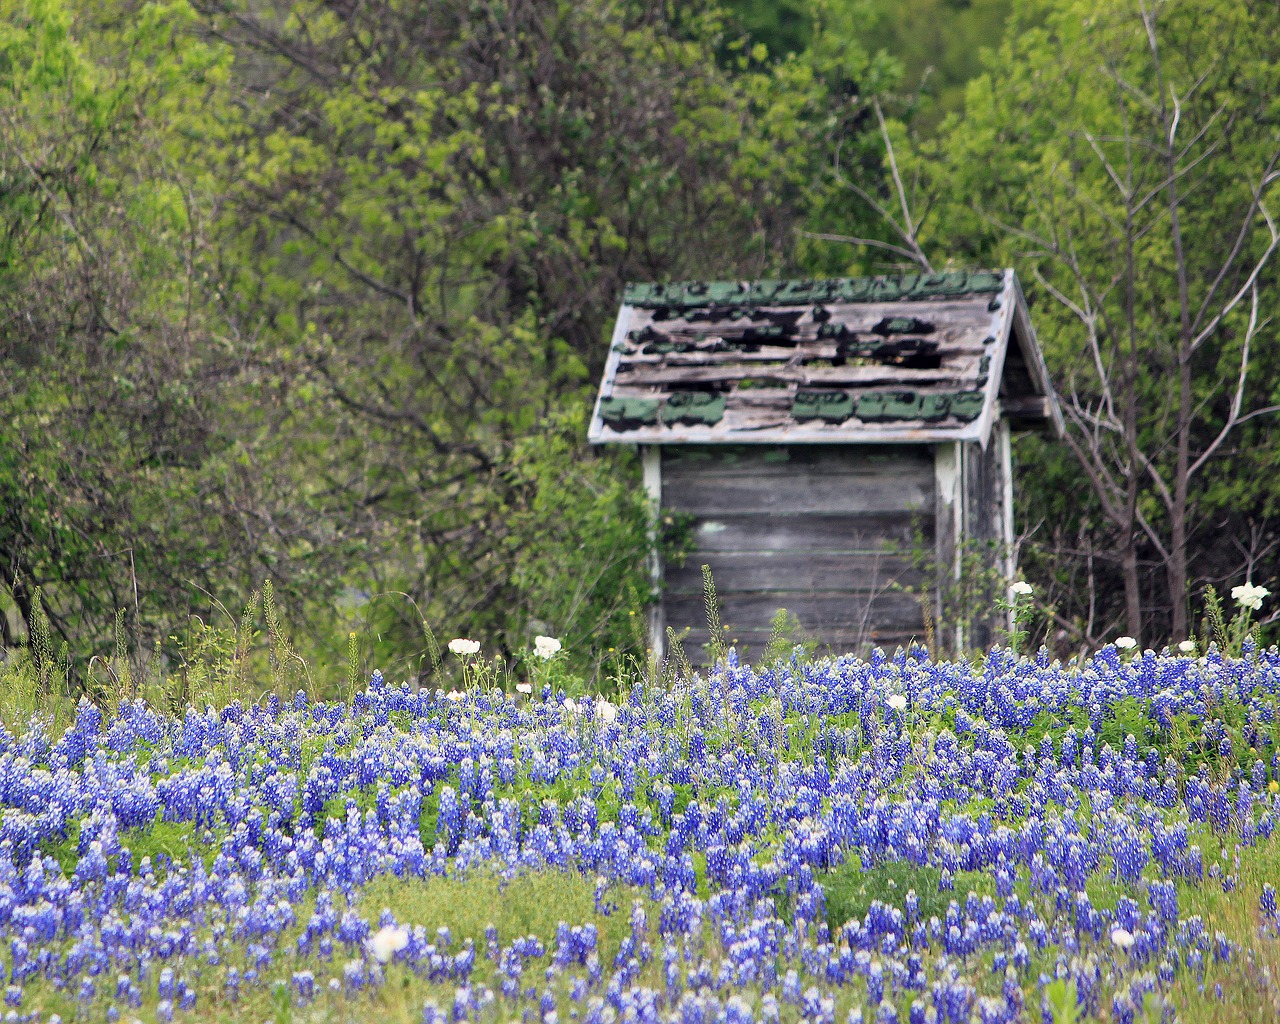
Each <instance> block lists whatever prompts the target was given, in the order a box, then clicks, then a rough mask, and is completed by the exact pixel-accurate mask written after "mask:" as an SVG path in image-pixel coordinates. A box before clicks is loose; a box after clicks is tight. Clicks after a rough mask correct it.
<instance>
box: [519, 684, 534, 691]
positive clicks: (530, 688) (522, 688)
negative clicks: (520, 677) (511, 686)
mask: <svg viewBox="0 0 1280 1024" xmlns="http://www.w3.org/2000/svg"><path fill="white" fill-rule="evenodd" d="M516 693H533V683H516Z"/></svg>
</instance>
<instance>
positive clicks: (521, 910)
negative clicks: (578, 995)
mask: <svg viewBox="0 0 1280 1024" xmlns="http://www.w3.org/2000/svg"><path fill="white" fill-rule="evenodd" d="M641 898H642V896H641V894H640V893H639V892H635V891H632V890H627V889H621V888H619V887H617V886H615V887H613V888H612V889H611V890H610V891H609V896H608V900H609V902H611V903H614V904H616V905H617V910H616V911H614V912H613V913H612V914H610V915H608V916H605V915H602V914H598V913H597V912H596V907H595V883H594V881H593V880H592V879H589V878H586V877H584V876H583V875H579V874H569V873H566V872H559V871H528V872H522V873H521V874H519V875H517V876H516V877H515V878H513V879H503V878H499V877H498V876H497V875H494V874H489V873H479V874H475V875H471V876H470V877H468V878H465V879H462V880H455V879H449V878H427V879H422V878H397V877H396V876H395V875H380V876H378V877H377V878H375V879H374V880H373V881H372V882H370V883H369V884H368V885H366V886H365V887H364V889H363V890H361V893H360V898H359V901H358V903H357V907H358V909H359V911H360V914H361V915H362V916H363V917H364V918H365V919H366V920H367V921H369V922H371V923H376V922H377V920H378V916H379V914H381V913H382V911H383V910H384V909H388V910H390V911H391V912H392V913H393V914H394V915H395V917H396V921H397V922H398V923H399V924H401V925H419V924H420V925H423V926H425V927H426V928H427V929H428V930H429V931H434V930H435V929H437V928H448V929H449V932H450V936H451V938H452V941H453V947H454V948H458V947H460V946H461V944H462V943H463V942H464V941H465V940H467V939H471V940H472V941H473V942H474V943H475V944H476V948H477V949H478V950H483V949H484V945H485V938H484V933H485V929H486V928H488V927H489V926H490V925H492V926H493V927H494V928H496V929H497V930H498V935H499V937H500V939H501V940H502V942H504V943H509V942H511V940H512V939H515V938H518V937H521V936H525V935H535V936H537V937H538V938H539V939H541V940H542V942H543V943H544V944H545V945H548V946H550V945H551V944H552V943H553V942H554V940H555V935H556V927H557V925H559V924H560V922H562V921H563V922H565V923H566V924H570V925H574V924H586V923H588V922H593V923H594V924H595V925H596V927H597V929H598V930H599V933H600V959H601V961H602V962H609V961H611V960H612V957H613V955H615V954H616V953H617V950H618V944H619V943H620V942H621V940H622V937H623V936H624V935H626V934H628V932H629V931H630V925H629V924H628V921H627V917H628V914H629V913H630V911H631V905H632V901H633V900H634V899H641ZM606 951H608V953H609V961H606V960H605V953H606Z"/></svg>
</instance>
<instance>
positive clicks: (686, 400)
mask: <svg viewBox="0 0 1280 1024" xmlns="http://www.w3.org/2000/svg"><path fill="white" fill-rule="evenodd" d="M724 406H725V397H724V395H722V394H714V393H712V392H710V391H674V392H672V394H671V397H670V398H668V399H667V404H666V405H665V406H663V408H662V422H663V423H666V424H668V425H672V424H676V423H682V424H685V425H688V426H696V425H699V424H701V425H703V426H711V425H712V424H715V423H719V422H720V418H721V417H722V416H724Z"/></svg>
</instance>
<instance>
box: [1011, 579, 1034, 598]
mask: <svg viewBox="0 0 1280 1024" xmlns="http://www.w3.org/2000/svg"><path fill="white" fill-rule="evenodd" d="M1009 589H1010V590H1012V591H1013V592H1014V593H1015V594H1021V595H1023V596H1024V597H1025V596H1026V595H1027V594H1030V593H1031V591H1032V590H1033V589H1034V588H1033V587H1032V586H1031V584H1030V583H1028V582H1027V581H1026V580H1018V582H1017V583H1015V584H1014V585H1013V586H1011V587H1010V588H1009Z"/></svg>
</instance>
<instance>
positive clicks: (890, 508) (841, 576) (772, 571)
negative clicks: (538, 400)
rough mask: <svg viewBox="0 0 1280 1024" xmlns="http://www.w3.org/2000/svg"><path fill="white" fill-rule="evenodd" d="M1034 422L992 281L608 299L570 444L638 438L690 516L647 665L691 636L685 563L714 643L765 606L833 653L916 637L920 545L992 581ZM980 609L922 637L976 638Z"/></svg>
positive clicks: (1039, 420)
mask: <svg viewBox="0 0 1280 1024" xmlns="http://www.w3.org/2000/svg"><path fill="white" fill-rule="evenodd" d="M1037 424H1040V425H1045V424H1047V425H1050V426H1053V427H1055V428H1057V429H1059V430H1060V429H1061V426H1062V421H1061V413H1060V412H1059V410H1058V407H1057V404H1056V401H1055V400H1054V397H1053V392H1052V389H1051V386H1050V383H1049V376H1048V373H1047V372H1046V370H1045V365H1044V361H1043V358H1042V357H1041V354H1040V351H1039V348H1038V347H1037V345H1036V341H1035V333H1034V331H1033V330H1032V327H1031V321H1030V318H1029V317H1028V314H1027V306H1026V300H1025V299H1024V298H1023V295H1022V291H1021V288H1020V287H1019V285H1018V282H1017V280H1016V278H1015V276H1014V273H1013V271H1012V270H1004V271H960V272H951V273H942V274H920V275H905V276H900V277H876V278H844V279H837V280H815V281H755V282H714V283H711V282H694V283H678V284H634V285H629V286H628V287H627V290H626V294H625V298H624V302H623V305H622V309H621V311H620V312H619V314H618V319H617V323H616V326H615V328H614V332H613V339H612V342H611V347H610V351H609V358H608V363H607V365H606V368H605V373H604V381H603V383H602V385H601V388H600V394H599V397H598V399H597V402H596V408H595V413H594V416H593V417H592V421H591V427H590V434H589V439H590V441H591V442H593V443H597V444H608V443H622V444H635V445H640V446H641V448H642V452H643V458H644V480H645V485H646V487H647V489H648V491H649V494H650V496H651V498H652V500H653V503H654V506H655V508H656V509H660V510H661V511H662V513H663V514H664V515H668V516H669V515H670V514H671V513H682V514H683V515H682V516H681V517H680V518H682V519H685V520H687V521H688V522H689V523H690V524H691V529H692V531H693V532H692V545H693V551H692V553H691V555H690V556H689V558H688V559H687V560H686V561H685V562H684V564H680V565H666V566H660V565H659V566H655V574H656V576H657V577H658V582H659V583H660V586H661V598H660V601H659V603H658V604H657V606H656V607H655V609H654V614H653V619H652V622H651V629H652V636H653V640H654V644H655V646H656V647H657V648H658V650H659V652H661V650H662V640H663V635H664V629H665V627H666V626H672V627H674V628H675V629H676V630H677V631H681V630H683V629H685V628H688V629H689V630H690V635H689V639H688V640H687V641H686V648H687V650H688V651H689V653H690V654H691V655H693V654H695V652H697V651H698V650H699V649H700V644H702V643H705V642H706V640H707V630H706V619H705V614H704V609H703V598H702V576H701V571H700V567H701V565H702V564H703V563H707V564H709V565H710V566H711V569H712V572H713V574H714V578H715V583H716V589H717V592H718V595H719V597H720V599H721V617H722V621H723V622H724V624H725V627H726V630H727V635H728V637H729V639H731V640H736V641H737V642H738V643H740V644H747V645H750V647H751V648H752V649H753V650H755V651H759V650H760V649H761V648H762V647H763V645H764V644H765V642H766V641H767V638H768V635H769V629H770V622H771V620H772V619H773V617H774V615H775V613H776V612H777V610H778V609H779V608H785V609H786V610H787V611H788V612H790V613H792V614H794V615H795V616H796V617H797V618H798V619H799V622H800V625H801V627H802V628H803V629H804V630H805V631H806V632H808V633H809V634H811V635H815V636H817V637H818V638H819V639H820V640H821V641H822V642H823V643H826V644H830V645H831V647H832V648H834V649H836V650H854V649H858V648H865V647H866V645H868V644H872V643H873V644H879V645H884V646H892V645H896V644H899V643H904V642H906V641H907V640H909V639H910V638H912V637H916V638H922V637H923V626H924V612H923V609H922V599H921V596H920V595H921V593H922V592H928V593H930V594H932V595H933V597H932V600H935V601H936V600H937V599H938V595H939V593H940V591H941V588H940V587H939V585H938V584H939V581H938V580H929V579H925V578H922V577H921V572H920V569H919V561H920V559H919V558H918V557H915V558H913V557H912V556H913V552H914V553H917V554H918V550H919V548H920V547H921V546H922V545H924V546H925V547H926V548H927V549H928V550H930V551H931V552H932V554H933V562H934V565H935V567H941V569H940V570H938V569H936V568H935V571H941V572H942V573H948V574H953V575H958V574H959V572H960V566H961V559H962V554H963V553H964V552H965V551H970V552H978V553H979V555H980V557H984V558H986V559H988V561H989V564H990V565H991V567H993V568H995V569H997V570H998V571H1000V572H1001V573H1002V574H1003V575H1004V576H1006V577H1012V575H1013V572H1014V566H1013V564H1012V551H1013V539H1014V530H1013V490H1012V467H1011V461H1010V445H1009V438H1010V431H1011V430H1014V429H1018V428H1020V427H1025V426H1033V425H1037ZM968 542H972V543H968ZM983 552H985V553H986V554H982V553H983ZM913 562H914V563H915V564H914V565H913ZM935 610H938V609H935ZM998 614H999V613H998V612H996V610H995V609H994V608H993V609H991V614H990V616H989V617H985V618H984V622H985V623H986V625H985V626H983V627H979V628H978V629H975V630H974V633H973V635H970V636H968V637H961V636H954V635H952V636H948V637H945V638H944V637H939V641H940V643H943V644H945V645H947V646H950V645H951V644H952V643H955V644H964V645H968V646H982V645H985V644H986V643H988V642H990V641H991V640H992V639H993V638H994V636H993V628H994V626H995V625H996V624H997V618H998ZM980 618H983V617H980Z"/></svg>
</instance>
